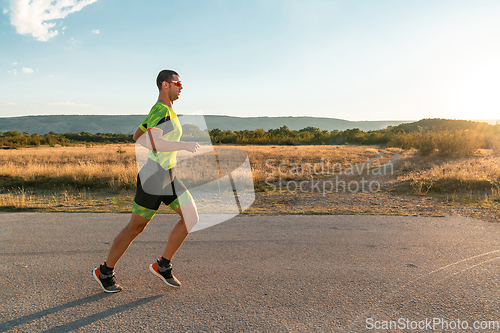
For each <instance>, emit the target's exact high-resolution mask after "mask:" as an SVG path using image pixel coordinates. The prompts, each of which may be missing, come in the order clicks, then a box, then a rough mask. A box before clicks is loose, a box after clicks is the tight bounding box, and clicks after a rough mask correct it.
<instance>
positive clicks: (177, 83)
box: [165, 81, 182, 87]
mask: <svg viewBox="0 0 500 333" xmlns="http://www.w3.org/2000/svg"><path fill="white" fill-rule="evenodd" d="M165 82H168V83H173V84H175V85H176V86H177V87H180V86H182V82H181V81H165Z"/></svg>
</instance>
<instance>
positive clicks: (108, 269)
mask: <svg viewBox="0 0 500 333" xmlns="http://www.w3.org/2000/svg"><path fill="white" fill-rule="evenodd" d="M149 221H151V219H150V218H149V219H148V218H145V217H142V216H140V215H139V214H136V213H132V217H131V218H130V222H129V223H128V224H127V226H126V227H125V228H124V229H123V230H122V231H121V232H120V233H119V234H118V236H116V238H115V240H114V241H113V245H112V246H111V249H110V250H109V255H108V260H106V262H105V263H104V264H103V265H101V266H100V267H97V268H94V269H93V270H92V276H93V277H94V279H95V280H96V281H97V283H99V285H100V286H101V288H102V290H104V291H105V292H107V293H116V292H119V291H121V290H122V287H121V286H119V285H117V284H116V281H115V274H114V271H113V268H114V267H115V265H116V263H117V262H118V260H119V259H120V258H121V256H122V255H123V254H124V253H125V251H126V250H127V249H128V247H129V246H130V244H131V243H132V241H133V240H134V239H135V237H137V235H139V234H140V233H141V232H142V231H143V230H144V228H145V227H146V225H147V224H148V222H149Z"/></svg>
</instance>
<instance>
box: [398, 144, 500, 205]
mask: <svg viewBox="0 0 500 333" xmlns="http://www.w3.org/2000/svg"><path fill="white" fill-rule="evenodd" d="M397 169H398V173H397V177H396V178H395V179H394V181H395V183H396V184H399V186H400V187H401V186H402V187H404V184H406V185H409V186H411V188H412V190H413V193H414V194H417V195H425V194H427V193H429V192H434V193H443V194H451V193H462V194H463V193H469V194H472V193H473V192H476V194H481V195H486V196H488V197H489V198H491V199H492V200H498V189H499V186H500V157H499V156H497V155H496V154H495V152H494V151H492V150H487V149H482V150H478V151H477V152H476V154H475V155H474V156H471V157H462V158H456V159H447V158H442V157H439V156H428V157H422V156H421V155H420V154H418V153H417V152H416V151H415V150H413V151H410V152H406V153H405V154H404V155H403V158H402V159H401V160H400V161H399V166H398V168H397Z"/></svg>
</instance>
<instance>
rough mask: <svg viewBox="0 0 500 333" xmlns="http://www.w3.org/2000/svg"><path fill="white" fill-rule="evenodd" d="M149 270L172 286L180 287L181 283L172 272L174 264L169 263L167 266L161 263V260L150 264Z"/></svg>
mask: <svg viewBox="0 0 500 333" xmlns="http://www.w3.org/2000/svg"><path fill="white" fill-rule="evenodd" d="M149 270H150V271H151V273H153V274H154V275H156V276H157V277H159V278H160V279H162V281H163V282H165V283H166V284H168V285H169V286H170V287H180V286H181V283H180V282H179V280H177V279H176V278H175V276H174V275H173V274H172V265H171V264H168V266H167V267H163V266H160V265H159V260H157V261H156V263H154V264H151V265H149Z"/></svg>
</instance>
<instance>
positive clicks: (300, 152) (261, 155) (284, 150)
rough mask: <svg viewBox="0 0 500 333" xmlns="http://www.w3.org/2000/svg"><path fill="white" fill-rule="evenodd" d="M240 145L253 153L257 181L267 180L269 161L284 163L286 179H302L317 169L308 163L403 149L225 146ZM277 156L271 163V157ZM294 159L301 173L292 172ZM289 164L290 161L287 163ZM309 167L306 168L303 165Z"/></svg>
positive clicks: (341, 160)
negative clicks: (293, 173) (292, 173)
mask: <svg viewBox="0 0 500 333" xmlns="http://www.w3.org/2000/svg"><path fill="white" fill-rule="evenodd" d="M224 147H236V148H240V149H242V150H244V151H245V152H246V153H247V154H248V157H249V160H250V164H251V166H252V174H253V177H254V182H255V183H261V182H264V181H265V179H266V178H267V177H268V175H269V173H271V172H272V169H271V168H270V167H269V165H273V166H275V167H277V166H278V165H279V164H281V163H283V164H284V166H283V167H282V170H283V171H285V173H286V175H284V177H283V179H285V180H286V179H292V178H293V179H294V180H300V179H305V178H309V177H310V176H311V175H312V173H313V170H312V168H311V169H309V168H308V164H314V163H321V162H322V161H324V163H328V162H329V163H332V164H333V163H335V164H341V165H343V166H345V165H346V164H353V165H354V164H359V163H363V162H366V161H367V160H370V159H373V158H375V157H376V156H377V155H379V154H380V153H381V152H382V153H386V154H387V153H388V154H392V153H393V152H394V151H399V149H390V148H389V149H385V150H384V151H381V150H380V149H379V148H378V147H374V146H224ZM271 159H272V160H273V161H270V162H269V163H267V165H266V161H268V160H271ZM293 163H296V164H298V172H299V173H300V175H291V174H290V172H289V171H290V169H291V168H293V165H292V164H293ZM285 164H286V165H285ZM303 166H304V167H305V169H304V170H302V167H303Z"/></svg>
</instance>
